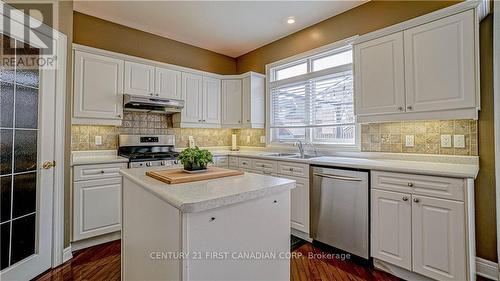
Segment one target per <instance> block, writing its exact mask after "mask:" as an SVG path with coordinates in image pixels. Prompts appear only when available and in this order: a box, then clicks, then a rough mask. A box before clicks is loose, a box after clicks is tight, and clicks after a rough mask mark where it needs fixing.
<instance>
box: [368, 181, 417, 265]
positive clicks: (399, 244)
mask: <svg viewBox="0 0 500 281" xmlns="http://www.w3.org/2000/svg"><path fill="white" fill-rule="evenodd" d="M371 197H372V198H371V201H372V202H371V204H372V219H371V229H372V235H371V245H372V250H371V252H372V256H373V257H375V258H379V259H381V260H385V261H387V262H390V263H392V264H394V265H397V266H400V267H402V268H405V269H408V270H411V201H410V200H411V195H410V194H404V193H396V192H390V191H383V190H376V189H373V190H372V195H371Z"/></svg>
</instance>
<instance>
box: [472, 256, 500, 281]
mask: <svg viewBox="0 0 500 281" xmlns="http://www.w3.org/2000/svg"><path fill="white" fill-rule="evenodd" d="M476 274H477V275H479V276H481V277H484V278H488V279H491V280H496V281H498V275H499V271H498V264H497V263H495V262H492V261H489V260H485V259H482V258H479V257H476Z"/></svg>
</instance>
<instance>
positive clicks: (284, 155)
mask: <svg viewBox="0 0 500 281" xmlns="http://www.w3.org/2000/svg"><path fill="white" fill-rule="evenodd" d="M260 155H262V156H273V157H282V158H289V159H311V158H317V156H312V155H303V156H302V155H300V154H298V153H280V152H270V153H262V154H260Z"/></svg>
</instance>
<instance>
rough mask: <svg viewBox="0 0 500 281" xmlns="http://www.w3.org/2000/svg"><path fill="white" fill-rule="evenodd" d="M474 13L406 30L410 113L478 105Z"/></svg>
mask: <svg viewBox="0 0 500 281" xmlns="http://www.w3.org/2000/svg"><path fill="white" fill-rule="evenodd" d="M474 42H475V40H474V13H473V11H472V10H469V11H467V12H463V13H460V14H457V15H454V16H450V17H447V18H444V19H441V20H437V21H433V22H431V23H428V24H424V25H420V26H417V27H414V28H411V29H408V30H405V31H404V46H405V80H406V106H407V111H429V110H445V109H458V108H467V107H475V106H476V94H475V89H476V87H475V77H476V76H475V65H474V54H475V52H474Z"/></svg>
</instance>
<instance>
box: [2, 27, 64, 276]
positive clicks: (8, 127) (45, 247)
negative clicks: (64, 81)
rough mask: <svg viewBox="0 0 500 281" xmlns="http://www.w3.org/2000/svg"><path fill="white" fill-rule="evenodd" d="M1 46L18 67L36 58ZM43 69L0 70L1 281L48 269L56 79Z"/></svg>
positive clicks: (32, 51)
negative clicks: (18, 63) (17, 62)
mask: <svg viewBox="0 0 500 281" xmlns="http://www.w3.org/2000/svg"><path fill="white" fill-rule="evenodd" d="M21 30H22V29H21ZM21 36H22V35H21ZM2 40H3V45H4V52H6V53H4V55H5V54H7V55H9V56H11V57H14V56H15V58H16V59H15V60H16V61H17V60H18V59H20V58H22V57H23V56H20V55H24V58H28V59H29V60H30V61H37V60H38V58H40V50H39V49H37V48H32V47H29V46H28V45H27V44H26V45H25V48H24V50H23V49H22V43H21V41H18V40H16V41H14V40H10V38H9V37H7V36H5V35H2ZM14 42H15V45H14ZM11 43H12V45H11ZM53 43H54V44H53V46H54V48H57V44H56V43H57V41H56V40H53ZM55 53H57V52H55ZM45 67H46V66H42V67H35V66H26V67H23V66H20V65H18V67H17V68H16V70H14V69H10V68H8V67H6V68H3V67H2V68H1V69H0V77H1V98H0V112H1V118H0V127H1V128H0V129H1V130H0V131H1V133H0V149H1V150H0V186H1V197H0V198H1V205H0V208H1V212H0V214H1V215H0V217H1V221H0V239H1V243H0V244H1V246H0V247H1V248H0V255H1V257H0V263H1V273H0V279H1V280H30V279H31V278H33V277H35V276H37V275H38V274H40V273H42V272H43V271H45V270H47V269H49V268H50V266H51V264H52V261H51V258H52V227H53V223H52V208H53V205H52V203H53V202H52V196H53V189H54V169H53V168H52V164H53V163H54V162H53V160H54V159H55V156H54V141H55V137H54V135H55V125H54V123H55V122H56V120H55V111H56V110H55V92H56V75H57V73H56V71H54V70H53V69H45ZM61 71H64V70H61ZM57 164H58V165H62V163H57Z"/></svg>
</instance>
